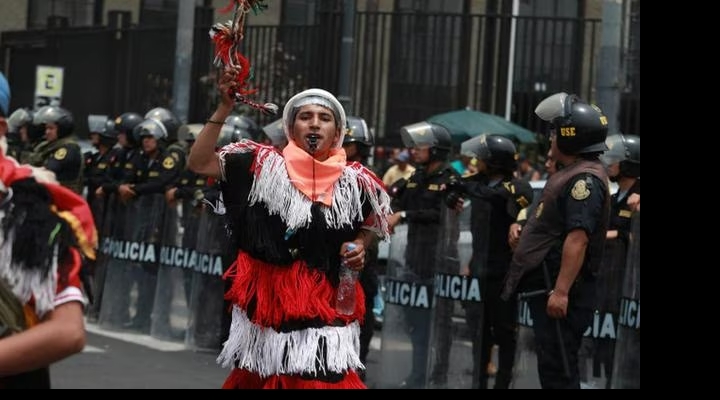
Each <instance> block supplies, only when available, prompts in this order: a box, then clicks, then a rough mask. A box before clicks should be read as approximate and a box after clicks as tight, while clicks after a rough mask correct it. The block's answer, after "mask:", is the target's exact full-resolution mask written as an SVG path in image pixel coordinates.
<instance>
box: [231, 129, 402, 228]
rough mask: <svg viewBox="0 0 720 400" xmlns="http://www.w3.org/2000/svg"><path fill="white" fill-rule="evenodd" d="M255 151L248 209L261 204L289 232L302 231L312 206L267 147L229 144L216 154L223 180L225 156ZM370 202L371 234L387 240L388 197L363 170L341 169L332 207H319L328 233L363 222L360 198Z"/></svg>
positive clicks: (272, 151) (309, 220) (274, 151)
mask: <svg viewBox="0 0 720 400" xmlns="http://www.w3.org/2000/svg"><path fill="white" fill-rule="evenodd" d="M253 151H256V152H257V154H256V155H255V157H256V159H261V160H263V163H262V165H261V166H260V167H261V168H262V169H261V170H260V171H258V172H257V176H256V178H255V179H254V180H253V185H252V187H251V189H250V194H249V196H248V201H249V203H250V204H251V205H253V204H257V203H262V204H265V206H266V208H267V210H268V212H269V213H270V215H279V216H280V218H282V220H283V222H285V225H287V227H288V228H289V229H293V230H295V229H298V228H301V227H306V226H308V225H309V224H310V222H311V220H312V214H311V212H310V207H311V206H312V204H313V202H312V201H311V200H310V199H309V198H308V197H307V196H305V195H304V194H303V193H302V192H301V191H299V190H298V189H297V188H296V187H295V185H293V184H292V182H291V181H290V178H289V176H288V172H287V169H286V167H285V159H284V158H283V156H282V155H281V154H280V153H278V152H277V151H276V150H274V149H273V148H271V147H267V146H258V145H255V146H253V145H252V144H251V143H248V142H240V143H233V144H231V145H228V146H225V147H223V149H222V150H221V151H220V153H219V155H220V157H219V158H220V167H221V171H222V172H221V174H222V178H223V179H225V156H226V155H227V154H229V153H249V152H253ZM364 195H365V196H367V197H366V198H367V199H368V200H369V201H370V204H371V206H372V210H373V213H374V214H375V217H374V218H373V225H372V226H368V227H366V228H368V229H371V230H373V231H374V232H375V233H377V234H378V235H380V236H381V237H383V238H387V237H388V236H389V233H388V230H389V229H388V223H387V216H388V215H390V214H392V210H391V209H390V196H388V194H387V192H386V191H385V190H384V189H383V188H382V186H381V185H380V184H378V182H376V181H375V180H374V179H372V178H371V177H370V176H369V172H368V171H367V170H365V169H364V168H363V167H359V168H357V167H352V166H348V167H345V169H344V170H343V173H342V175H341V176H340V178H339V179H338V181H337V182H336V183H335V187H334V189H333V204H332V207H323V208H322V212H323V215H324V216H325V222H326V224H327V226H328V227H330V228H332V229H341V228H343V227H348V226H351V225H352V223H353V222H355V221H363V220H365V218H364V216H363V210H362V206H363V197H364Z"/></svg>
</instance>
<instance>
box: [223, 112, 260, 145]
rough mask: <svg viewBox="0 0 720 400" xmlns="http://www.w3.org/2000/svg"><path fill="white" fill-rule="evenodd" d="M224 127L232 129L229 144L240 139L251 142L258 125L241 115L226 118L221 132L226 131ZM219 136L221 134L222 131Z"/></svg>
mask: <svg viewBox="0 0 720 400" xmlns="http://www.w3.org/2000/svg"><path fill="white" fill-rule="evenodd" d="M226 126H227V127H230V128H231V129H232V135H233V138H232V139H231V142H238V141H240V140H241V139H250V140H253V139H254V137H255V134H256V133H257V132H258V131H259V128H258V124H257V123H256V122H255V121H254V120H252V119H251V118H248V117H246V116H243V115H234V114H233V115H230V116H228V117H227V118H225V125H223V130H224V129H226V128H225V127H226ZM220 134H221V135H222V134H223V133H222V130H221V132H220Z"/></svg>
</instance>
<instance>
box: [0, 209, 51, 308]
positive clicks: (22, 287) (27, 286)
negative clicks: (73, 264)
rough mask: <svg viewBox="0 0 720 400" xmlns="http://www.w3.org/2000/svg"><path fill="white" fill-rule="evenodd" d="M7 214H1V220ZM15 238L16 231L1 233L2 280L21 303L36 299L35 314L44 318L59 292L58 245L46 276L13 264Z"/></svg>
mask: <svg viewBox="0 0 720 400" xmlns="http://www.w3.org/2000/svg"><path fill="white" fill-rule="evenodd" d="M4 216H5V213H4V212H2V213H0V219H2V218H3V217H4ZM14 238H15V229H14V228H13V229H11V230H10V231H9V232H8V234H7V237H5V235H4V234H2V233H0V279H4V280H5V281H6V282H7V283H8V284H9V285H10V287H11V288H12V291H13V293H14V294H15V296H17V298H18V299H19V300H20V303H22V304H27V302H28V301H30V299H31V298H34V299H35V313H36V314H37V316H38V317H39V318H42V317H43V316H44V315H45V314H46V313H47V312H48V311H51V310H53V308H54V307H55V305H54V304H55V293H56V291H57V279H55V276H56V275H57V268H58V264H57V256H58V247H57V245H56V246H55V248H54V249H53V256H52V260H53V261H52V265H51V266H50V270H49V271H48V272H47V274H46V275H43V274H41V272H40V271H38V270H30V269H28V268H21V267H20V266H19V265H16V264H13V263H12V247H13V241H14Z"/></svg>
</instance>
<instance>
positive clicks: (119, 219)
mask: <svg viewBox="0 0 720 400" xmlns="http://www.w3.org/2000/svg"><path fill="white" fill-rule="evenodd" d="M137 208H138V203H136V202H130V203H124V202H121V201H119V198H116V201H115V203H114V208H113V209H114V212H113V213H112V215H113V216H112V217H111V218H112V219H113V221H114V223H113V225H112V228H111V229H110V234H109V235H108V236H106V237H104V238H102V252H103V254H104V255H105V258H106V263H105V266H104V269H105V283H104V285H103V290H102V301H101V302H100V315H99V319H98V323H99V324H100V326H101V327H102V328H104V329H122V328H124V327H125V326H126V325H127V324H129V323H130V291H131V289H132V285H133V275H132V271H133V269H134V267H133V264H132V263H131V262H130V261H129V259H130V256H129V247H130V245H131V244H132V243H133V221H132V218H134V217H135V216H136V215H137V212H136V211H135V210H136V209H137Z"/></svg>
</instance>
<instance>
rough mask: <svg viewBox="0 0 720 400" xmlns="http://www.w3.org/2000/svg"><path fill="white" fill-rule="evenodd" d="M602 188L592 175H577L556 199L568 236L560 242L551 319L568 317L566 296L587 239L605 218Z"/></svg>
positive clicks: (582, 260) (583, 254)
mask: <svg viewBox="0 0 720 400" xmlns="http://www.w3.org/2000/svg"><path fill="white" fill-rule="evenodd" d="M583 183H584V185H583ZM583 187H584V189H583ZM601 188H602V185H601V183H600V181H599V180H598V179H597V178H595V177H594V176H591V175H585V174H583V175H578V176H577V177H575V178H574V179H572V180H571V181H570V183H569V185H568V186H567V188H566V189H565V193H564V195H563V196H562V198H560V199H558V205H559V207H560V209H561V210H565V231H566V232H567V236H566V237H565V241H564V242H563V249H562V260H561V262H560V273H559V274H558V277H557V279H556V280H555V286H554V288H553V290H552V291H551V292H550V296H549V297H548V304H547V313H548V315H550V316H551V317H553V318H564V317H565V316H566V315H567V305H568V293H569V292H570V288H571V287H572V285H573V283H574V282H575V279H576V278H577V276H578V274H579V273H580V269H581V268H582V266H583V263H584V261H585V252H586V250H587V246H588V243H589V241H590V236H591V235H592V234H593V233H594V232H595V231H596V230H597V229H599V227H600V221H601V220H602V218H605V215H604V214H603V203H604V201H605V196H606V193H605V192H604V191H603V190H602V189H601Z"/></svg>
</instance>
